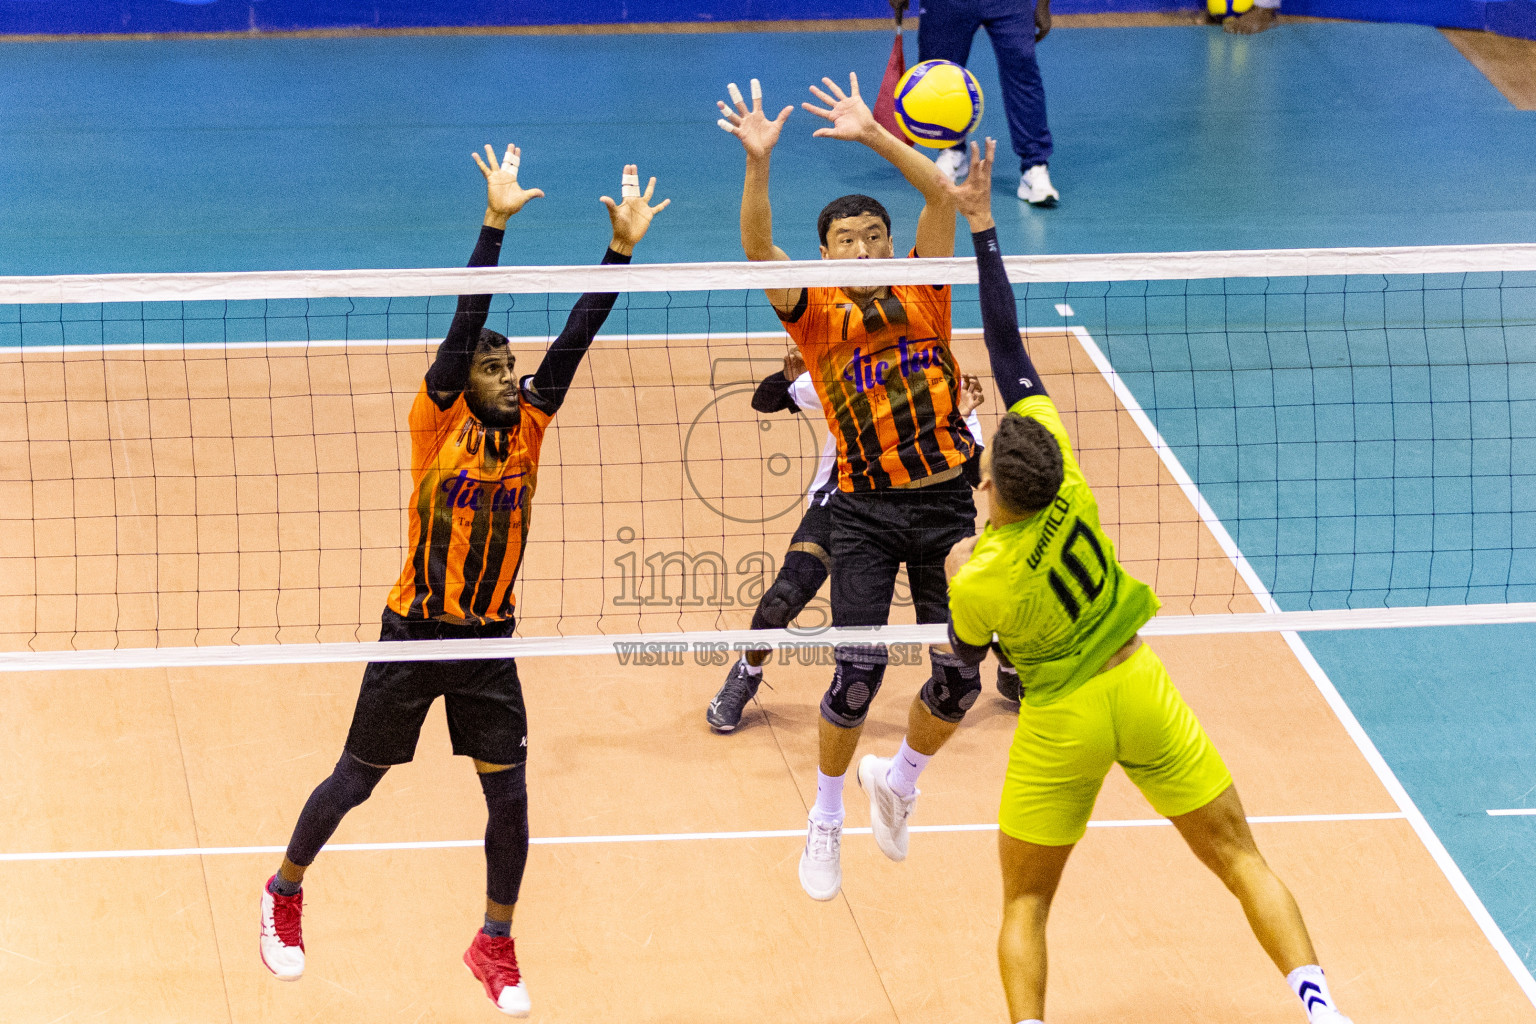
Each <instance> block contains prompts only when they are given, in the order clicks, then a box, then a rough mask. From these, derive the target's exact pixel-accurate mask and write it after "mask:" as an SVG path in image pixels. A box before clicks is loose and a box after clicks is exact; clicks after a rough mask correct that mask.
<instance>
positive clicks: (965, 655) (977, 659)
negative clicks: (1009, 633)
mask: <svg viewBox="0 0 1536 1024" xmlns="http://www.w3.org/2000/svg"><path fill="white" fill-rule="evenodd" d="M949 646H950V648H951V649H953V650H954V652H955V654H956V655H957V656H958V657H959V658H960V660H961V661H963V662H965V663H966V664H967V665H980V664H981V663H982V662H983V661H986V660H987V650H988V649H989V647H990V645H989V644H982V645H981V646H980V647H972V646H971V645H970V644H968V643H966V642H965V641H964V640H961V639H960V638H959V637H957V636H955V624H954V621H953V620H951V621H950V623H949Z"/></svg>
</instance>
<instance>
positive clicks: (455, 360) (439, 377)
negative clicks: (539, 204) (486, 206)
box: [427, 211, 506, 394]
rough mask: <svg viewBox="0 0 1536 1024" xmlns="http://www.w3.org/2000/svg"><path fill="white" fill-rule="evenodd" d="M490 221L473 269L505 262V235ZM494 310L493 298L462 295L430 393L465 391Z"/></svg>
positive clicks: (477, 245)
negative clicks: (486, 323)
mask: <svg viewBox="0 0 1536 1024" xmlns="http://www.w3.org/2000/svg"><path fill="white" fill-rule="evenodd" d="M490 219H491V215H490V212H489V211H487V213H486V223H484V224H483V225H482V226H481V228H480V237H479V238H478V239H476V240H475V250H474V252H472V253H470V256H469V264H468V265H469V266H471V267H494V266H496V265H497V264H499V263H500V262H501V243H502V240H503V238H504V237H505V236H504V233H503V231H502V229H501V228H499V227H496V226H495V225H492V224H491V223H489V221H490ZM501 221H502V223H503V224H505V223H506V218H505V217H503V218H501ZM490 311H491V296H490V295H460V296H459V305H458V308H457V309H456V310H455V311H454V314H453V323H452V324H451V325H450V326H449V328H448V336H447V337H446V338H444V339H443V343H442V344H441V345H439V346H438V348H437V358H435V359H434V360H433V361H432V366H431V367H430V368H429V369H428V370H427V388H428V390H430V391H434V392H438V393H441V394H457V393H458V392H460V391H462V390H464V385H465V383H466V382H467V381H468V380H469V362H470V359H471V358H472V357H473V356H474V354H475V345H476V344H477V343H478V342H479V340H480V329H481V328H482V327H484V326H485V318H486V316H487V314H489V313H490Z"/></svg>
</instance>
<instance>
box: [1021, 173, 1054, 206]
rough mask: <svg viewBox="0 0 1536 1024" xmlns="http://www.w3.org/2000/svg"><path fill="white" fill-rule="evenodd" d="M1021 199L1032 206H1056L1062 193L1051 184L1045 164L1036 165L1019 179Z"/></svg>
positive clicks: (1049, 174)
mask: <svg viewBox="0 0 1536 1024" xmlns="http://www.w3.org/2000/svg"><path fill="white" fill-rule="evenodd" d="M1019 198H1020V199H1022V200H1024V201H1025V202H1026V203H1028V204H1029V205H1031V206H1047V207H1049V206H1055V205H1056V200H1058V199H1060V198H1061V193H1060V192H1057V191H1056V186H1055V185H1052V184H1051V172H1050V171H1048V170H1047V169H1046V167H1045V164H1035V166H1033V167H1031V168H1030V169H1029V170H1027V171H1025V172H1024V173H1023V174H1022V175H1021V176H1020V177H1019Z"/></svg>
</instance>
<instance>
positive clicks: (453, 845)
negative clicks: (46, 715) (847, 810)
mask: <svg viewBox="0 0 1536 1024" xmlns="http://www.w3.org/2000/svg"><path fill="white" fill-rule="evenodd" d="M1403 817H1404V815H1403V814H1402V813H1401V812H1400V811H1378V812H1371V813H1365V814H1277V815H1254V816H1253V817H1251V818H1249V819H1248V820H1249V821H1250V822H1251V823H1253V824H1255V825H1276V824H1314V823H1318V822H1332V821H1399V820H1401V819H1402V818H1403ZM1167 824H1169V822H1168V819H1166V818H1123V819H1111V820H1105V821H1090V822H1089V823H1088V827H1089V828H1150V827H1155V826H1159V825H1167ZM909 831H911V832H933V833H941V832H996V831H997V826H996V825H992V824H987V825H913V826H912V827H911V829H909ZM869 834H870V830H869V829H867V828H848V829H844V830H843V835H847V836H867V835H869ZM804 835H805V829H803V828H783V829H762V830H757V831H747V832H661V833H657V834H654V835H627V836H626V835H616V836H550V837H546V838H535V839H530V840H529V843H530V844H532V845H534V846H582V845H588V844H593V843H677V842H700V841H705V840H716V839H799V838H801V837H802V836H804ZM484 843H485V840H483V839H438V840H426V841H422V842H410V843H329V844H327V845H326V847H325V849H326V850H327V851H335V850H340V851H350V852H354V853H356V852H373V851H380V850H455V849H467V848H471V847H478V846H483V845H484ZM286 849H287V847H284V846H189V847H183V848H181V849H164V850H74V851H64V852H60V853H0V863H3V862H12V863H14V862H18V861H59V860H114V859H121V858H130V857H228V856H238V855H243V854H257V853H261V854H269V853H283V852H284V851H285V850H286Z"/></svg>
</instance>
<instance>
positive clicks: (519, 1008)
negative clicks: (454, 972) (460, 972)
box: [464, 931, 533, 1017]
mask: <svg viewBox="0 0 1536 1024" xmlns="http://www.w3.org/2000/svg"><path fill="white" fill-rule="evenodd" d="M514 941H515V940H513V939H510V938H502V937H500V936H494V935H487V934H485V932H483V931H478V932H475V941H474V942H471V943H470V944H469V948H468V949H466V950H465V951H464V966H466V967H468V968H469V973H470V974H473V975H474V976H475V977H476V978H477V979H479V981H480V984H482V985H484V986H485V994H486V995H487V996H489V997H490V1000H491V1002H493V1003H495V1004H496V1009H498V1010H500V1011H501V1012H502V1013H505V1014H507V1015H508V1016H509V1017H526V1016H528V1013H529V1011H530V1010H531V1009H532V1008H533V1004H532V1003H530V1002H529V1001H528V986H526V985H524V984H523V974H522V972H521V971H519V970H518V969H517V950H516V949H515V948H514V946H513V942H514Z"/></svg>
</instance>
